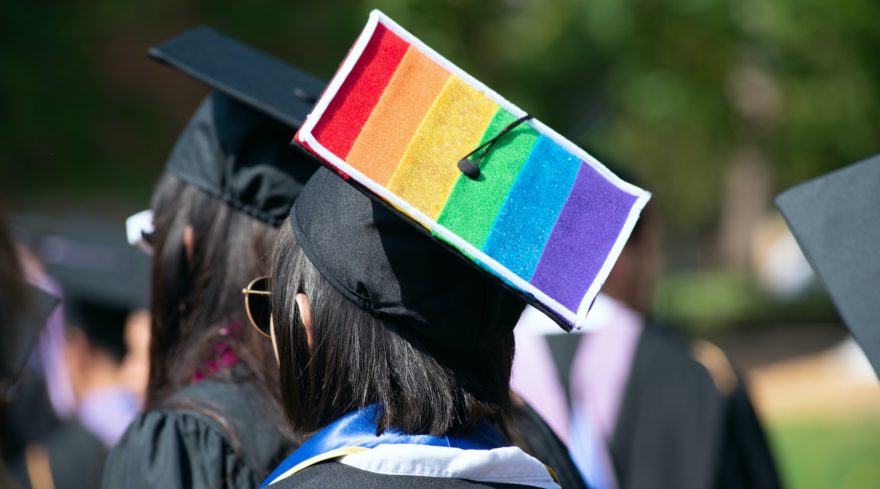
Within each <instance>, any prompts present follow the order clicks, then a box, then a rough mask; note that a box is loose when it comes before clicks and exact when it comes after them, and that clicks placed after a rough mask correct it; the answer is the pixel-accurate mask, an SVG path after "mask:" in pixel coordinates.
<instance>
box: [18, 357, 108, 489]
mask: <svg viewBox="0 0 880 489" xmlns="http://www.w3.org/2000/svg"><path fill="white" fill-rule="evenodd" d="M12 397H13V399H12V401H11V402H10V403H9V404H8V405H7V406H5V413H4V417H5V419H3V423H4V427H3V428H4V429H3V437H2V448H3V456H4V462H5V464H6V470H7V471H8V473H7V474H6V476H7V477H11V478H12V479H14V480H15V481H16V483H17V485H18V487H21V488H22V489H29V488H31V487H44V486H45V485H51V486H53V487H55V488H56V489H68V488H71V489H94V488H97V487H100V485H101V474H102V472H103V469H104V461H105V459H106V458H107V448H106V447H105V446H104V443H103V442H102V441H101V440H100V439H98V437H97V436H95V435H94V434H93V433H92V432H91V431H89V430H87V429H86V428H85V427H83V426H82V425H81V424H80V423H79V422H78V421H76V420H75V419H74V420H62V419H59V418H58V417H57V416H56V415H55V412H54V411H53V410H52V404H51V402H50V401H49V394H48V391H47V388H46V384H45V381H44V379H43V378H42V377H40V376H36V375H33V374H31V373H25V374H24V375H23V378H22V379H21V380H20V381H19V384H18V385H17V386H16V387H15V392H14V395H13V396H12Z"/></svg>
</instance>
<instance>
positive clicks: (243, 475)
mask: <svg viewBox="0 0 880 489" xmlns="http://www.w3.org/2000/svg"><path fill="white" fill-rule="evenodd" d="M291 130H292V129H291V128H290V127H288V126H286V125H284V124H281V123H279V122H277V121H275V120H274V119H271V118H269V117H268V116H266V115H264V114H262V113H260V112H259V111H257V110H255V109H253V108H251V107H249V106H246V105H244V104H243V103H241V102H239V101H237V100H236V99H234V98H232V97H230V96H228V95H225V94H223V93H220V92H214V93H212V94H211V95H210V96H209V97H208V98H207V99H206V100H205V101H204V102H203V103H202V105H201V106H200V107H199V109H198V110H197V111H196V113H195V115H194V116H193V119H192V120H191V121H190V123H189V125H188V127H187V128H186V130H185V131H184V133H183V135H182V136H181V138H180V140H179V141H178V143H177V145H176V146H175V148H174V150H173V152H172V154H171V157H170V159H169V162H168V167H167V171H166V174H165V175H164V176H163V177H162V179H161V180H160V182H159V184H158V186H157V188H156V191H155V194H154V196H153V205H152V210H153V224H154V230H153V232H152V234H150V235H149V236H148V237H147V238H148V239H147V241H149V242H150V244H151V246H152V248H153V264H152V296H151V313H152V317H153V324H152V332H151V333H152V344H151V348H150V382H149V389H148V393H147V411H146V412H145V413H144V414H143V415H141V416H140V417H139V418H138V419H137V420H136V421H135V422H134V423H133V424H132V425H131V426H130V427H129V429H128V431H127V433H126V434H125V436H124V437H123V439H122V440H121V441H120V443H119V444H118V445H117V446H116V448H115V449H114V450H113V452H112V453H111V456H110V459H109V460H108V462H107V469H106V471H105V477H104V482H103V484H104V487H108V488H110V487H113V488H116V487H232V488H249V487H256V486H257V485H258V484H259V482H260V481H261V480H262V479H263V477H265V475H266V474H267V473H268V470H270V469H271V468H272V466H274V464H275V463H277V461H278V460H279V458H280V457H282V456H283V455H284V454H285V453H287V452H288V451H289V450H290V448H291V446H292V444H291V439H290V436H289V433H288V432H287V430H286V429H283V428H279V427H280V426H281V423H279V422H278V421H279V419H280V418H279V416H280V409H279V402H278V399H277V394H276V392H277V387H276V386H277V379H276V378H275V376H274V375H273V373H274V372H275V371H277V370H275V369H274V368H273V367H274V366H273V365H272V363H271V362H272V351H271V348H270V346H269V345H267V344H266V343H265V342H264V341H261V338H260V337H259V336H258V335H256V334H254V332H253V331H252V330H251V329H250V328H248V327H246V326H245V327H244V328H243V327H242V322H243V321H246V319H245V311H244V310H243V306H242V304H241V299H240V298H239V294H240V290H241V285H240V284H241V283H242V282H246V281H247V277H252V276H253V275H255V274H260V273H264V270H265V269H266V263H265V262H264V258H265V257H267V256H268V254H269V251H270V247H271V244H272V242H273V241H274V239H275V236H276V234H277V228H276V226H278V225H279V224H280V223H281V220H282V219H283V216H284V215H286V213H287V209H289V207H290V205H291V204H292V202H293V200H294V198H295V197H296V194H297V193H298V189H299V188H300V185H301V184H302V182H303V180H302V178H301V177H300V176H299V175H297V174H295V172H302V171H303V167H309V168H310V169H311V170H313V169H314V163H312V162H311V161H307V160H305V158H304V157H302V156H296V153H294V152H293V151H292V150H290V148H289V147H288V139H289V135H290V132H291Z"/></svg>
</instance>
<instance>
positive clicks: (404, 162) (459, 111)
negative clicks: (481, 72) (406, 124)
mask: <svg viewBox="0 0 880 489" xmlns="http://www.w3.org/2000/svg"><path fill="white" fill-rule="evenodd" d="M497 110H498V104H496V103H495V102H493V101H492V100H491V99H490V98H489V97H487V96H486V95H485V94H483V93H482V92H480V91H479V90H477V89H476V88H474V87H472V86H470V85H469V84H468V83H467V82H465V81H464V80H462V79H461V78H459V77H457V76H451V77H449V80H448V81H447V82H446V84H445V85H444V86H443V90H441V91H440V94H439V95H438V96H437V100H435V101H434V104H433V105H431V108H430V110H428V113H427V114H425V118H424V119H423V120H422V123H421V124H420V125H419V130H418V131H416V134H415V136H414V137H413V139H412V141H410V143H409V146H407V147H406V152H405V153H404V154H403V158H401V160H400V164H398V165H397V168H395V169H394V173H393V174H392V175H391V179H390V180H388V185H386V187H387V188H388V190H390V191H392V192H394V193H396V194H397V195H398V196H400V197H401V198H402V199H403V200H405V201H407V202H408V203H409V204H410V205H412V206H413V207H415V208H416V209H418V210H420V211H422V212H424V213H425V214H427V215H428V217H430V218H431V219H434V220H436V219H437V216H438V215H440V211H441V210H443V205H444V204H445V203H446V199H447V198H448V197H449V192H450V191H451V190H452V187H453V186H454V185H455V182H456V181H457V179H458V176H459V175H461V171H459V169H458V161H459V160H460V159H462V158H463V157H464V156H465V155H466V154H468V152H470V151H471V150H473V149H474V147H475V146H477V145H478V144H479V143H480V138H481V137H482V136H483V133H484V132H486V127H488V126H489V123H490V122H491V121H492V117H493V116H494V115H495V111H497Z"/></svg>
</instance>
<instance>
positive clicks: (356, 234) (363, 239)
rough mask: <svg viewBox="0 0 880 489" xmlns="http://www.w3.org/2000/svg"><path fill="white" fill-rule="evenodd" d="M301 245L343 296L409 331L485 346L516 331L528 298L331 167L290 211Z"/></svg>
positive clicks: (456, 345)
mask: <svg viewBox="0 0 880 489" xmlns="http://www.w3.org/2000/svg"><path fill="white" fill-rule="evenodd" d="M290 214H291V215H290V225H291V228H292V229H293V233H294V235H295V236H296V241H297V244H298V245H299V246H300V247H301V248H302V250H303V252H304V253H305V254H306V256H307V257H308V258H309V260H310V261H311V262H312V263H313V264H314V265H315V267H316V268H317V269H318V271H319V272H320V273H321V275H323V276H324V277H325V278H326V279H327V280H328V281H329V282H330V283H331V284H332V285H333V287H334V288H335V289H336V290H338V291H339V292H340V293H342V295H344V296H345V297H346V298H347V299H348V300H350V301H352V302H354V303H355V304H357V305H358V306H359V307H360V308H361V309H364V310H367V311H370V312H372V313H373V314H375V315H376V316H377V317H379V318H381V319H383V320H385V321H386V322H387V323H390V325H392V326H395V327H397V328H396V329H397V330H398V331H399V332H401V333H403V334H404V335H406V336H410V334H412V335H414V336H415V337H416V338H418V339H420V340H428V342H430V343H432V344H436V345H440V346H441V347H444V348H447V349H451V350H457V351H468V350H479V349H484V348H487V347H490V346H492V345H493V344H495V343H497V342H498V339H499V338H500V337H503V335H504V334H506V333H509V332H510V331H512V329H513V326H514V325H515V324H516V320H517V318H518V317H519V315H520V313H521V312H522V310H523V308H524V307H525V301H524V300H523V299H522V298H520V297H519V296H517V295H516V294H514V293H513V292H511V291H509V290H507V289H506V288H503V287H499V286H498V284H497V282H495V281H494V280H493V279H491V278H490V277H489V276H487V275H486V274H484V273H482V272H480V271H479V270H478V269H477V268H476V267H473V266H471V265H469V264H468V263H466V262H465V261H464V260H462V259H461V258H460V257H458V256H456V255H455V254H453V253H450V252H449V251H447V250H446V249H444V247H442V246H440V245H438V244H437V243H435V242H434V241H433V240H432V239H431V238H430V237H429V235H428V234H426V233H423V232H420V231H419V230H418V229H417V228H416V227H415V226H413V225H412V224H411V223H409V222H407V221H405V220H404V219H403V218H401V217H400V216H399V215H397V214H396V213H394V212H392V211H391V210H389V209H388V208H386V207H385V206H384V205H383V204H381V203H379V202H378V201H377V200H374V199H372V198H370V197H368V196H366V195H365V194H363V193H361V192H360V191H359V190H357V189H356V188H355V187H353V186H351V185H349V184H347V183H345V182H344V181H343V180H342V179H341V178H339V177H338V176H336V175H334V174H333V173H332V172H330V171H329V170H326V169H320V170H318V172H317V173H315V175H314V176H313V177H312V179H311V180H310V181H309V182H308V184H307V185H306V186H305V188H304V189H303V192H302V194H301V195H300V197H299V199H298V200H297V201H296V203H295V204H294V206H293V209H292V210H291V212H290Z"/></svg>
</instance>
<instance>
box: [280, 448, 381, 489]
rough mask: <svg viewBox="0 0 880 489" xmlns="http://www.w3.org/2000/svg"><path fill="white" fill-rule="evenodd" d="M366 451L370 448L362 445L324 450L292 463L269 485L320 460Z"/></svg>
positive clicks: (324, 460)
mask: <svg viewBox="0 0 880 489" xmlns="http://www.w3.org/2000/svg"><path fill="white" fill-rule="evenodd" d="M368 451H370V449H369V448H364V447H342V448H337V449H336V450H330V451H329V452H325V453H322V454H320V455H315V456H314V457H312V458H310V459H306V460H303V461H302V462H300V463H298V464H296V465H294V466H293V467H291V468H290V469H288V470H287V472H285V473H283V474H281V475H279V476H278V477H277V478H276V479H275V480H273V481H272V482H270V483H269V485H270V486H271V485H272V484H274V483H276V482H278V481H280V480H282V479H286V478H288V477H290V476H292V475H293V474H295V473H297V472H299V471H301V470H304V469H306V468H308V467H311V466H312V465H315V464H318V463H321V462H326V461H327V460H332V459H334V458H339V457H344V456H346V455H353V454H355V453H363V452H368Z"/></svg>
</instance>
